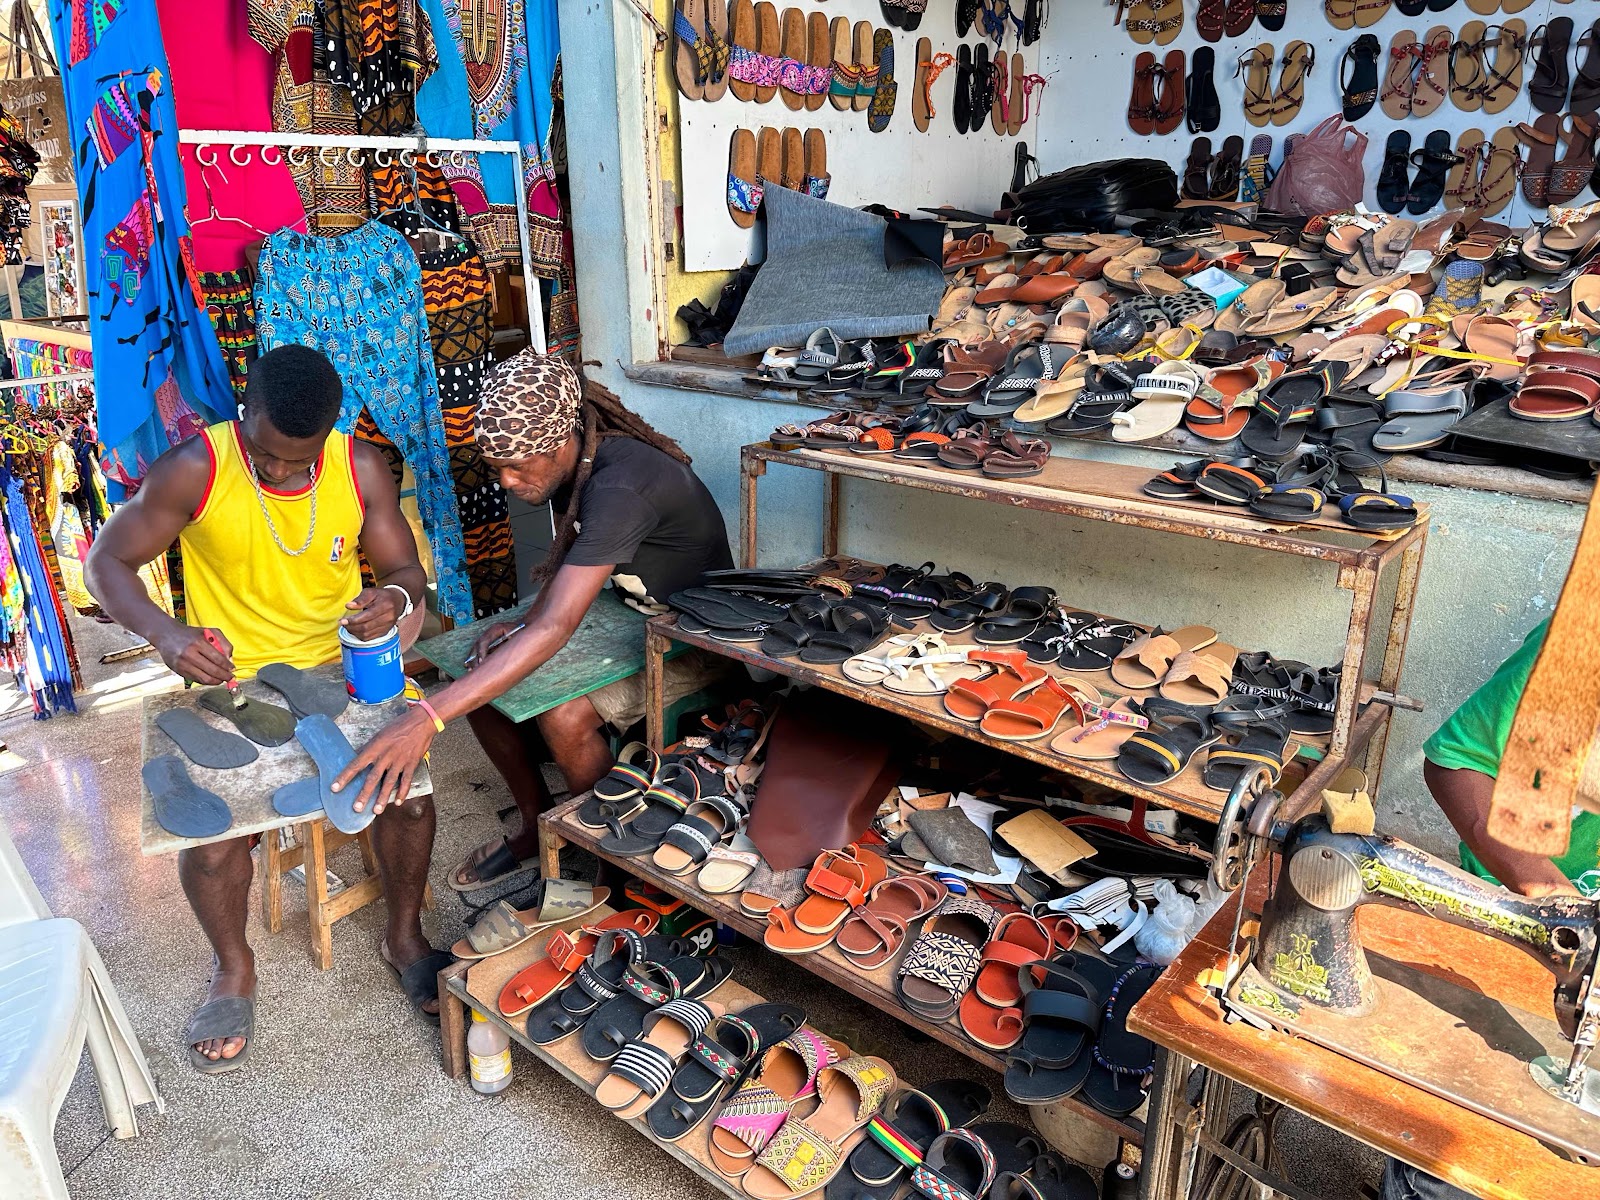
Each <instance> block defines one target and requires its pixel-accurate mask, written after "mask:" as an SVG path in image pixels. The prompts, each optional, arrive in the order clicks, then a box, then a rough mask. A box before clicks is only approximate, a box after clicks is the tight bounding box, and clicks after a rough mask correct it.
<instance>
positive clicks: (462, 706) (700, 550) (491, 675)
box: [339, 350, 733, 891]
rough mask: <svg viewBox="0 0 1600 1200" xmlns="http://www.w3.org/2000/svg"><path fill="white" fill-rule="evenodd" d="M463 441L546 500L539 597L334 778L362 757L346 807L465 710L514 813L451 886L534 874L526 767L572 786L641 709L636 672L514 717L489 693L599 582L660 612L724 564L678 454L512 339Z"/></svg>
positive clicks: (531, 661) (599, 767) (677, 677)
mask: <svg viewBox="0 0 1600 1200" xmlns="http://www.w3.org/2000/svg"><path fill="white" fill-rule="evenodd" d="M477 439H478V448H479V450H480V451H482V453H483V456H484V459H485V460H486V461H487V462H488V464H489V466H490V467H492V468H493V469H495V470H496V471H498V472H499V475H500V483H501V486H502V487H504V488H505V489H506V490H507V491H509V492H512V493H514V494H515V495H516V496H518V497H519V498H520V499H522V500H524V501H526V502H527V503H529V504H533V505H540V504H544V503H546V502H549V503H550V504H551V505H552V506H553V509H554V513H555V518H554V525H555V537H554V540H553V542H552V544H551V546H550V550H549V553H548V554H547V555H546V556H545V559H544V561H543V562H541V563H540V564H539V566H538V567H536V568H535V569H534V571H533V583H534V584H536V585H538V586H539V587H540V593H539V599H538V601H537V602H536V603H535V604H534V605H533V607H532V608H531V609H530V610H529V611H528V615H527V622H526V625H525V627H523V628H522V629H520V630H518V629H516V627H515V626H513V625H511V624H508V623H504V622H497V623H494V624H491V625H489V626H487V627H486V628H485V629H484V630H483V631H482V633H481V634H480V635H479V637H478V639H477V641H476V643H475V644H474V649H473V653H474V655H475V656H476V658H475V660H473V661H475V662H476V664H477V665H476V666H474V667H473V669H472V670H470V671H469V672H468V673H467V674H466V675H465V676H464V677H463V678H461V679H458V680H456V681H455V682H453V683H451V684H450V685H449V686H448V687H446V688H444V689H443V690H441V691H439V692H437V693H435V694H433V695H431V696H429V697H428V700H429V703H430V704H431V705H432V708H433V712H434V713H435V714H437V721H436V720H435V717H434V716H433V715H430V714H429V713H428V712H426V711H425V710H422V709H420V708H417V709H413V710H412V711H411V712H410V713H408V714H407V715H405V716H403V717H400V718H397V719H396V720H394V721H392V722H391V723H390V724H389V725H388V726H387V727H386V728H385V729H383V730H382V731H381V732H380V733H379V734H378V736H377V737H375V738H374V739H373V740H372V741H370V742H368V743H367V745H366V746H365V747H364V748H363V749H362V750H361V751H360V752H359V753H358V754H357V755H356V757H355V759H354V760H353V761H352V762H351V764H350V766H349V767H348V768H347V769H346V770H345V772H344V774H343V775H341V776H340V778H339V783H340V785H341V786H344V785H348V784H349V783H350V781H351V780H353V779H354V778H355V777H356V775H357V774H359V773H360V772H361V771H362V770H363V769H365V768H367V767H369V766H370V767H372V768H374V769H373V770H372V772H371V774H370V776H369V777H368V780H367V783H366V784H365V786H364V787H363V788H362V794H361V796H360V797H358V801H357V807H358V808H359V807H362V805H363V803H364V802H368V801H371V800H372V798H373V797H374V796H377V797H383V796H387V795H389V794H390V793H391V792H393V791H394V790H395V788H396V787H399V788H400V789H401V794H402V795H403V794H404V789H405V788H406V787H408V786H409V784H410V777H411V773H412V772H413V771H415V770H416V766H417V764H418V763H419V762H420V761H421V760H422V756H423V755H424V754H426V753H427V751H428V747H429V746H430V745H431V744H432V742H433V738H434V736H435V734H436V733H437V732H438V731H439V730H440V729H442V728H443V726H444V722H447V721H450V720H453V719H455V718H457V717H462V716H465V717H466V718H467V720H468V722H469V723H470V724H471V725H472V730H473V732H474V733H475V734H477V737H478V741H479V742H480V743H481V744H482V746H483V748H484V751H485V753H487V754H488V756H489V758H490V760H491V761H492V762H493V763H494V765H495V767H496V769H498V770H499V772H500V774H501V775H502V776H504V777H505V781H506V783H507V785H508V786H509V787H510V789H511V794H512V796H513V797H514V798H515V800H516V802H517V808H518V809H519V810H520V811H521V813H522V830H521V832H519V833H517V834H516V835H514V836H512V837H508V838H497V839H495V840H494V841H492V842H489V843H487V844H486V845H483V846H480V847H478V849H477V850H475V851H473V852H472V854H470V855H469V856H468V857H467V859H466V860H465V861H464V862H462V863H461V864H460V865H459V866H458V867H457V868H456V869H455V870H454V871H453V872H451V874H450V877H449V882H450V884H451V886H452V887H454V888H456V889H457V890H458V891H473V890H476V889H478V888H482V887H489V886H491V885H494V884H498V883H503V882H506V881H507V880H509V879H511V878H512V877H514V876H520V875H523V874H526V873H528V872H529V871H532V870H536V869H537V865H536V864H537V861H538V839H537V820H538V816H539V813H540V811H541V810H543V809H544V808H546V807H548V805H549V803H550V794H549V792H548V791H547V790H546V788H545V784H544V779H543V776H542V774H541V772H540V769H539V768H540V764H541V763H544V762H548V761H551V760H554V761H555V763H556V765H557V766H559V767H560V768H561V771H562V773H563V774H564V775H565V776H566V779H567V785H568V787H569V788H571V790H572V791H573V793H578V792H582V791H586V790H587V789H588V788H590V787H592V786H593V785H594V783H595V781H596V780H598V779H600V778H601V777H602V776H603V775H605V774H606V772H607V771H608V770H610V768H611V765H612V763H613V761H614V760H613V757H612V755H611V752H610V749H609V748H608V746H607V742H606V738H605V736H604V731H603V729H602V726H604V725H606V724H610V725H612V726H614V727H615V728H617V729H618V730H623V729H626V728H627V727H628V726H630V725H632V724H633V723H634V722H636V721H638V720H639V719H640V718H641V717H642V716H643V715H644V679H643V676H642V675H636V676H634V677H632V678H630V679H623V680H618V681H617V682H616V683H612V684H608V685H607V686H605V687H603V688H600V689H599V690H598V691H594V692H590V693H589V694H588V695H587V696H580V697H578V698H577V699H575V700H570V701H568V702H567V703H566V704H562V705H559V706H557V707H556V708H553V709H551V710H550V711H548V712H545V713H542V714H541V715H540V716H539V717H537V718H536V719H535V720H534V721H531V722H524V723H522V724H520V725H519V724H515V723H513V722H512V721H511V720H509V719H508V718H507V717H505V716H504V715H502V714H501V713H500V712H499V711H498V710H496V709H494V708H492V707H490V704H489V702H490V701H492V700H494V699H495V698H496V697H498V696H501V695H503V694H504V693H505V692H507V691H508V690H510V688H512V687H513V686H514V685H516V684H517V683H519V682H520V681H521V680H523V679H524V678H526V677H527V676H528V675H529V674H531V673H532V672H533V671H535V670H537V669H538V668H539V667H540V666H542V665H543V664H544V663H545V662H546V661H547V660H548V659H549V658H550V656H551V655H553V654H554V653H555V652H556V651H557V650H559V649H560V648H561V647H562V646H564V645H566V643H567V639H568V638H570V637H571V636H572V633H573V631H574V630H575V629H577V627H578V624H579V622H580V621H582V620H583V616H584V614H585V613H586V612H587V611H588V610H589V606H590V605H591V604H596V603H611V602H612V601H609V600H606V599H604V598H602V597H601V596H600V592H601V590H602V589H603V588H604V587H605V585H606V583H607V582H608V581H609V582H610V583H611V586H612V589H613V590H614V591H615V592H616V594H617V596H619V597H621V599H622V602H623V603H627V604H630V605H632V606H634V607H635V608H639V609H642V610H643V611H645V612H650V613H655V612H664V611H666V610H665V605H664V604H662V601H664V600H665V599H666V598H667V597H668V596H669V595H671V594H672V593H673V592H676V591H678V590H680V589H682V588H687V587H693V586H695V585H696V584H698V583H699V582H700V581H701V579H702V578H703V576H704V575H705V573H706V572H707V571H715V570H721V569H725V568H728V567H731V566H733V556H732V555H731V554H730V553H729V551H728V534H727V530H726V528H725V527H724V526H723V522H722V514H721V513H720V512H719V511H718V509H717V506H716V502H715V501H714V500H712V498H711V493H710V492H708V491H707V490H706V487H705V484H703V483H702V482H701V481H700V479H699V478H698V477H697V476H696V475H695V473H694V471H693V470H692V469H691V468H690V464H689V456H688V455H687V454H685V453H684V452H683V450H682V448H681V447H679V445H678V444H677V443H676V442H674V441H673V440H672V439H671V438H668V437H666V436H664V435H663V434H661V433H658V432H657V431H656V430H655V429H653V428H651V427H650V425H649V424H648V423H647V422H646V421H644V420H642V419H641V418H640V417H638V416H636V415H634V414H633V413H631V412H629V411H628V410H627V409H626V408H624V407H623V406H622V403H621V401H619V400H618V399H617V397H616V396H615V395H613V394H612V393H611V392H609V391H607V390H606V389H605V388H603V387H600V386H599V385H597V384H593V383H586V382H584V381H583V380H582V379H580V378H579V376H578V373H577V372H576V371H575V370H574V369H573V368H572V367H571V366H569V365H568V364H567V363H566V362H565V361H563V360H562V359H559V358H552V357H545V356H542V355H538V354H535V353H533V352H532V351H531V350H525V351H523V352H522V353H521V354H518V355H517V356H516V357H514V358H511V359H508V360H507V361H505V362H504V363H502V364H500V366H499V367H497V368H496V369H495V371H494V372H493V374H492V375H491V376H490V377H489V380H488V382H487V383H486V384H485V386H484V394H483V396H482V398H481V400H480V402H479V406H478V429H477ZM725 670H726V663H725V660H722V659H719V658H717V657H716V656H714V655H707V654H703V653H701V652H700V651H691V652H690V653H688V654H684V655H681V656H680V657H678V658H675V659H673V660H672V661H671V662H669V663H668V664H667V666H666V688H665V692H666V702H667V703H668V704H669V705H670V704H671V703H673V701H674V700H676V699H679V698H681V697H683V696H687V695H690V694H691V693H693V692H696V691H699V690H700V689H701V688H703V687H705V686H706V685H707V684H709V683H710V682H712V681H713V680H714V679H716V678H717V677H718V676H720V675H721V674H722V673H723V672H724V671H725Z"/></svg>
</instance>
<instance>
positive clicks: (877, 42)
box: [867, 29, 900, 133]
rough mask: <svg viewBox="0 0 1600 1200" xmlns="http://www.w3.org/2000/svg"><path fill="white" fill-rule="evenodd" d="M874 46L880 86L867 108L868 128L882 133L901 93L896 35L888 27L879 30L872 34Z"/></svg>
mask: <svg viewBox="0 0 1600 1200" xmlns="http://www.w3.org/2000/svg"><path fill="white" fill-rule="evenodd" d="M872 48H873V50H874V52H875V57H876V59H877V63H878V87H877V90H876V91H875V92H873V94H872V105H871V107H870V108H869V109H868V110H867V128H868V129H870V130H872V132H873V133H882V132H883V131H884V130H885V129H887V128H889V120H890V118H891V117H893V116H894V105H895V100H896V99H897V98H898V97H899V95H900V85H899V84H898V83H896V82H895V78H894V35H893V34H892V33H890V32H889V31H888V30H887V29H880V30H878V31H877V32H876V33H874V34H873V35H872Z"/></svg>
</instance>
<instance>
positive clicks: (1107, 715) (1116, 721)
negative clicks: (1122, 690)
mask: <svg viewBox="0 0 1600 1200" xmlns="http://www.w3.org/2000/svg"><path fill="white" fill-rule="evenodd" d="M1149 727H1150V722H1149V721H1148V720H1147V719H1146V718H1145V717H1144V716H1143V715H1141V714H1140V713H1138V712H1136V711H1135V710H1134V707H1133V700H1132V699H1130V698H1128V697H1121V698H1119V699H1118V700H1116V701H1115V702H1114V703H1113V704H1112V705H1111V706H1110V707H1109V708H1107V707H1106V706H1104V705H1102V704H1099V703H1092V704H1085V705H1084V706H1083V723H1082V724H1081V725H1079V726H1077V727H1076V728H1073V729H1068V730H1067V731H1066V732H1064V733H1062V734H1061V735H1060V736H1058V737H1057V738H1056V740H1055V741H1053V742H1051V743H1050V750H1051V752H1052V753H1054V754H1059V755H1061V757H1063V758H1076V759H1082V760H1084V761H1086V762H1106V761H1109V760H1110V759H1113V758H1116V757H1117V755H1119V754H1121V753H1122V744H1123V743H1124V742H1126V741H1127V740H1128V739H1129V738H1131V737H1132V736H1133V735H1134V734H1135V733H1137V732H1138V731H1139V730H1141V729H1148V728H1149Z"/></svg>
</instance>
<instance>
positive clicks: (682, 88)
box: [672, 0, 710, 100]
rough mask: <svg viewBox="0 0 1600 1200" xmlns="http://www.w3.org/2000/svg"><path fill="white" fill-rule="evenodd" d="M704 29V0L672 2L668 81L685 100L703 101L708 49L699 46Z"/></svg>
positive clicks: (702, 44) (707, 47)
mask: <svg viewBox="0 0 1600 1200" xmlns="http://www.w3.org/2000/svg"><path fill="white" fill-rule="evenodd" d="M705 25H706V0H676V3H675V5H674V6H673V15H672V77H673V79H674V81H675V82H676V83H677V85H678V91H679V92H680V93H682V95H683V98H684V99H685V100H704V99H705V98H706V82H707V80H706V74H707V72H706V66H707V61H706V55H708V54H709V52H710V47H709V46H708V45H705V44H704V43H703V34H702V31H703V30H704V29H705ZM702 51H704V53H702Z"/></svg>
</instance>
